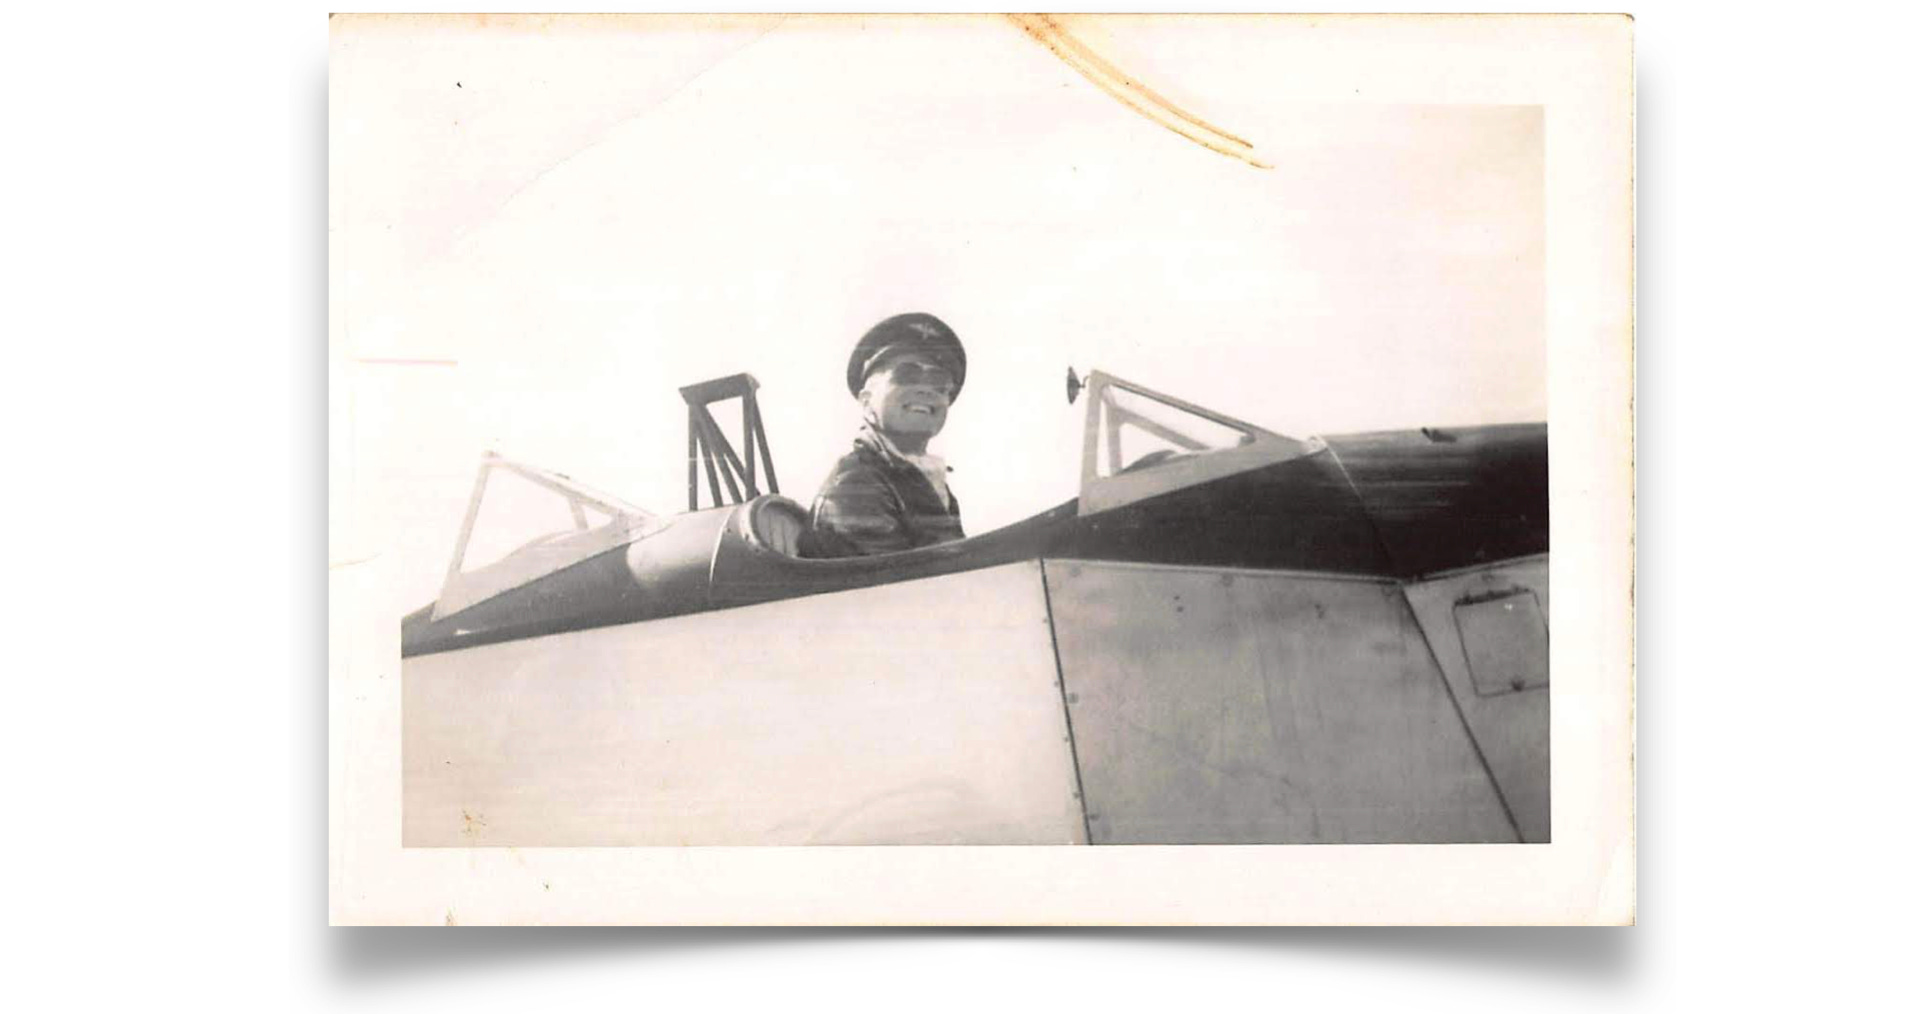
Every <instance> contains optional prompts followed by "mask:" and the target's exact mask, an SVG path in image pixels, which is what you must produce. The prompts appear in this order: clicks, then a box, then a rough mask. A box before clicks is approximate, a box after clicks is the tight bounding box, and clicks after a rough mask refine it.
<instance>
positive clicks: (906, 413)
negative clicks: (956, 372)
mask: <svg viewBox="0 0 1920 1014" xmlns="http://www.w3.org/2000/svg"><path fill="white" fill-rule="evenodd" d="M860 403H861V404H862V405H865V406H866V408H867V412H868V414H869V416H871V417H872V418H873V419H874V420H876V421H877V422H878V423H879V424H880V428H881V429H882V430H885V431H887V432H888V433H902V434H913V435H916V436H925V437H931V436H933V435H934V434H936V433H939V432H940V428H941V427H942V426H945V425H946V424H947V406H949V405H951V404H952V403H953V374H951V373H949V372H947V368H946V367H945V366H942V365H941V364H940V362H939V361H938V360H936V359H934V358H933V357H932V356H926V355H922V354H920V353H918V352H907V353H902V354H901V355H898V356H889V357H888V358H887V359H885V360H883V361H882V362H881V363H880V365H879V366H876V367H874V369H873V372H871V373H869V374H867V383H866V386H865V387H864V388H862V389H861V391H860Z"/></svg>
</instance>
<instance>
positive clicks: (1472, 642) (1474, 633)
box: [1453, 588, 1547, 697]
mask: <svg viewBox="0 0 1920 1014" xmlns="http://www.w3.org/2000/svg"><path fill="white" fill-rule="evenodd" d="M1453 625H1454V626H1455V627H1456V628H1458V629H1459V632H1460V645H1461V647H1462V648H1463V649H1465V651H1466V655H1467V674H1468V675H1470V676H1472V677H1473V692H1474V693H1476V694H1479V695H1480V696H1482V697H1492V696H1494V695H1496V694H1513V693H1519V692H1520V691H1522V690H1532V689H1534V688H1536V687H1544V686H1546V685H1547V621H1546V617H1544V616H1542V615H1541V613H1540V599H1539V597H1538V596H1536V595H1534V593H1533V592H1532V591H1530V590H1528V589H1525V588H1518V589H1514V590H1512V591H1505V592H1497V593H1494V594H1492V595H1490V596H1488V597H1486V598H1464V599H1461V600H1460V601H1458V602H1455V603H1454V604H1453Z"/></svg>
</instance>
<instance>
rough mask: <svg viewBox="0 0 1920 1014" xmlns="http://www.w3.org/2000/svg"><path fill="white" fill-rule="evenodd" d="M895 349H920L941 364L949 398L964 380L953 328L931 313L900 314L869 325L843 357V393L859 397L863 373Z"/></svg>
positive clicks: (955, 395)
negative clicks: (950, 378) (950, 389)
mask: <svg viewBox="0 0 1920 1014" xmlns="http://www.w3.org/2000/svg"><path fill="white" fill-rule="evenodd" d="M899 352H920V353H924V354H926V355H929V356H931V357H933V358H934V359H936V360H939V361H940V362H941V363H943V364H945V366H946V367H947V369H948V371H949V372H951V373H952V374H953V398H954V400H958V399H959V397H960V388H961V387H962V386H963V385H964V384H966V382H967V350H966V349H965V348H963V347H962V346H961V345H960V336H959V335H956V334H954V333H953V328H950V327H948V326H947V325H946V322H945V321H943V320H941V319H940V318H938V317H935V316H934V315H933V314H931V313H903V314H899V315H898V316H893V317H888V318H887V319H886V320H883V321H881V322H880V323H878V324H875V325H874V326H873V329H872V330H870V331H868V332H867V333H866V335H865V337H862V338H861V339H860V343H859V344H858V345H855V346H854V347H853V355H852V356H850V357H849V358H848V359H847V393H849V394H851V395H853V396H854V397H856V398H857V397H859V396H860V388H861V387H863V386H865V385H866V382H867V374H868V373H870V372H872V371H873V368H874V367H875V366H877V365H879V363H880V361H881V360H882V359H885V358H886V357H888V356H890V355H893V354H895V353H899Z"/></svg>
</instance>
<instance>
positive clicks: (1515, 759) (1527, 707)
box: [1407, 557, 1553, 842]
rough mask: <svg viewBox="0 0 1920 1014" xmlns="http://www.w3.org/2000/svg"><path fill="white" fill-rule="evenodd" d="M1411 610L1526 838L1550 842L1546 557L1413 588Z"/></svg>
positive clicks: (1492, 566) (1454, 575)
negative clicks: (1418, 621) (1516, 685)
mask: <svg viewBox="0 0 1920 1014" xmlns="http://www.w3.org/2000/svg"><path fill="white" fill-rule="evenodd" d="M1407 602H1408V604H1409V605H1411V606H1412V607H1413V612H1414V615H1415V616H1417V617H1418V618H1419V620H1420V627H1421V629H1422V630H1424V631H1425V632H1426V635H1427V642H1428V644H1429V645H1430V646H1431V647H1432V649H1433V655H1434V658H1435V659H1436V660H1437V661H1438V662H1439V663H1440V669H1441V671H1442V672H1443V673H1445V674H1446V678H1447V683H1448V685H1449V686H1451V687H1452V689H1453V694H1454V697H1455V699H1456V700H1458V701H1459V702H1460V711H1461V714H1463V715H1464V716H1465V717H1466V720H1467V728H1468V729H1469V730H1471V731H1472V733H1473V738H1474V741H1475V742H1476V743H1477V744H1479V747H1480V752H1481V754H1482V755H1484V756H1485V757H1486V759H1487V767H1488V768H1489V769H1490V770H1492V772H1493V776H1494V778H1495V780H1496V781H1497V782H1498V783H1499V785H1500V791H1501V793H1502V794H1503V795H1504V796H1505V797H1506V801H1507V806H1508V807H1509V808H1511V809H1512V811H1513V818H1514V822H1515V823H1517V824H1518V825H1519V826H1520V834H1521V837H1522V838H1523V839H1524V840H1526V841H1530V842H1546V841H1551V840H1552V838H1553V834H1552V831H1553V824H1552V805H1551V802H1552V800H1551V798H1550V797H1551V795H1552V789H1553V785H1552V768H1551V764H1550V761H1551V757H1550V749H1549V748H1550V746H1551V743H1550V738H1551V731H1552V730H1551V728H1550V719H1551V714H1550V710H1551V709H1550V707H1549V703H1550V702H1549V694H1550V692H1551V688H1550V686H1549V680H1548V677H1549V671H1548V670H1549V666H1550V661H1551V660H1550V658H1549V656H1548V652H1547V631H1548V622H1549V619H1550V617H1551V610H1550V599H1549V596H1548V587H1547V558H1546V557H1530V558H1527V559H1522V560H1512V561H1508V562H1505V563H1495V564H1488V565H1486V566H1482V567H1475V568H1473V569H1470V570H1463V571H1458V572H1456V573H1452V574H1447V575H1442V576H1438V577H1434V578H1432V579H1429V580H1426V581H1421V582H1418V583H1416V584H1410V585H1408V586H1407ZM1516 681H1517V682H1518V683H1519V687H1518V688H1517V689H1516V688H1515V686H1514V683H1515V682H1516Z"/></svg>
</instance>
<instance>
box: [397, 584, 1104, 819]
mask: <svg viewBox="0 0 1920 1014" xmlns="http://www.w3.org/2000/svg"><path fill="white" fill-rule="evenodd" d="M402 678H403V683H404V686H403V693H404V698H403V705H402V708H403V712H402V725H403V729H404V732H403V737H404V738H403V743H404V764H403V768H404V787H403V788H404V797H403V806H402V809H403V818H404V820H403V831H402V839H403V842H404V844H405V845H407V846H521V847H526V846H592V845H871V844H900V845H907V844H913V845H922V844H1071V843H1081V842H1084V841H1085V832H1084V827H1085V825H1084V823H1083V820H1082V816H1081V810H1080V805H1079V801H1078V799H1077V798H1076V796H1075V794H1074V793H1075V782H1074V773H1073V767H1072V759H1071V751H1070V747H1069V743H1068V737H1067V729H1066V716H1065V712H1064V709H1063V707H1062V704H1061V691H1060V688H1059V686H1058V684H1057V679H1058V673H1057V670H1056V668H1055V665H1054V657H1053V650H1052V644H1051V639H1050V637H1049V634H1048V625H1047V611H1046V601H1045V595H1044V590H1043V588H1042V583H1041V571H1040V565H1039V564H1038V563H1037V562H1028V563H1020V564H1010V565H1007V566H1003V567H997V568H992V569H989V570H980V571H973V572H969V573H963V574H954V575H948V576H944V577H935V578H927V579H924V580H919V581H910V582H904V583H900V584H892V585H887V586H884V587H879V588H865V589H858V590H853V591H846V592H837V593H833V594H827V595H816V596H812V597H808V598H802V599H791V600H787V601H782V602H772V603H766V604H762V605H756V606H748V607H744V608H740V609H730V610H722V611H717V612H710V613H701V614H698V615H693V616H684V617H677V618H672V619H663V620H653V621H648V622H643V623H633V624H627V625H625V626H617V627H602V628H597V629H593V630H585V631H577V632H572V633H564V634H554V635H549V636H545V637H538V638H532V639H528V640H522V641H512V642H506V643H501V644H492V645H485V646H480V647H474V648H467V649H462V650H458V651H448V652H441V653H437V654H430V655H421V656H416V657H413V658H409V659H407V660H406V661H405V663H404V666H403V672H402Z"/></svg>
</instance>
